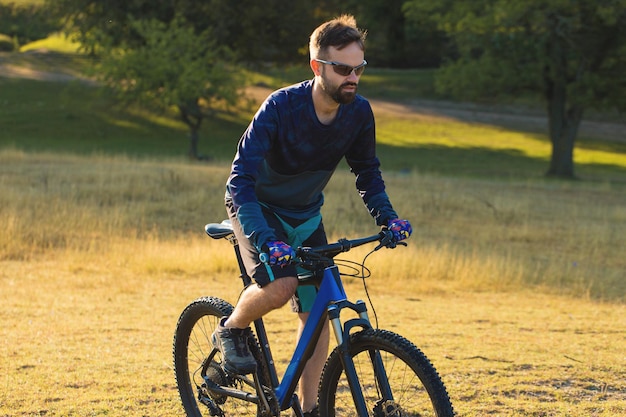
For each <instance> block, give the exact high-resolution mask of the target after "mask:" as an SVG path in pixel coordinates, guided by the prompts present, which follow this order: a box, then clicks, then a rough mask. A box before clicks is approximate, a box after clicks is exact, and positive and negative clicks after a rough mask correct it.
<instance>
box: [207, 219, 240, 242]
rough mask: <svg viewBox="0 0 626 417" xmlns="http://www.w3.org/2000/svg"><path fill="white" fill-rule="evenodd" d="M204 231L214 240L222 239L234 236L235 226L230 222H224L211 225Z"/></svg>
mask: <svg viewBox="0 0 626 417" xmlns="http://www.w3.org/2000/svg"><path fill="white" fill-rule="evenodd" d="M204 231H205V232H206V234H207V235H209V236H211V237H212V238H213V239H221V238H223V237H228V236H230V235H231V234H233V225H232V224H231V222H230V220H224V221H222V222H221V223H209V224H207V225H206V226H204Z"/></svg>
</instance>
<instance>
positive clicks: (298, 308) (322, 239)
mask: <svg viewBox="0 0 626 417" xmlns="http://www.w3.org/2000/svg"><path fill="white" fill-rule="evenodd" d="M226 211H227V212H228V217H229V218H230V220H231V222H232V225H233V231H234V232H235V237H236V238H237V242H238V243H239V249H240V251H241V258H242V260H243V263H244V266H245V268H246V273H247V274H248V276H249V277H250V278H252V279H253V280H254V281H255V282H256V284H257V285H259V286H261V287H263V286H265V285H267V284H269V283H270V282H271V281H272V280H275V279H279V278H284V277H295V276H298V271H297V269H296V267H295V265H288V266H285V267H282V268H281V267H278V266H271V267H270V266H268V265H266V264H264V263H263V262H261V261H260V260H259V252H258V251H257V249H256V248H255V247H254V245H253V244H252V243H251V242H250V240H249V239H247V238H246V237H245V235H244V233H243V230H242V228H241V225H240V224H239V221H238V220H237V216H236V213H235V212H234V208H233V205H232V203H231V202H230V201H226ZM262 211H263V216H264V217H265V220H266V221H267V224H268V225H269V227H271V228H272V229H274V231H275V233H276V237H277V239H278V240H282V241H283V242H287V240H288V239H287V232H285V230H284V228H283V226H282V224H281V222H280V220H279V219H278V218H277V217H276V215H275V214H274V213H272V212H271V211H270V210H268V209H266V208H264V207H262ZM282 219H283V221H285V222H287V223H289V225H291V226H294V227H295V226H298V225H299V224H301V223H302V222H304V221H306V219H304V220H300V219H292V218H289V217H285V216H282ZM327 243H328V240H327V238H326V232H325V230H324V225H323V223H322V222H320V224H319V226H318V228H317V229H316V230H315V231H314V232H313V234H311V236H309V238H308V239H306V240H305V241H304V242H303V246H320V245H325V244H327ZM268 268H271V271H272V273H271V274H270V273H269V271H268ZM271 275H273V277H272V276H271ZM316 295H317V290H316V288H315V286H313V285H300V286H299V287H298V291H297V292H296V294H294V297H293V298H292V301H291V307H292V310H293V311H295V312H308V311H310V308H311V305H312V304H313V300H314V299H315V296H316Z"/></svg>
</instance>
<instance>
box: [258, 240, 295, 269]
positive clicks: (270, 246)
mask: <svg viewBox="0 0 626 417" xmlns="http://www.w3.org/2000/svg"><path fill="white" fill-rule="evenodd" d="M295 257H296V252H295V251H294V250H293V248H292V247H291V246H289V245H288V244H286V243H285V242H282V241H280V240H274V241H270V242H267V243H266V244H265V245H263V252H262V253H261V254H260V256H259V258H260V260H261V262H265V263H268V264H270V265H272V266H274V265H277V266H280V267H284V266H287V265H289V264H290V263H291V262H292V261H293V259H294V258H295Z"/></svg>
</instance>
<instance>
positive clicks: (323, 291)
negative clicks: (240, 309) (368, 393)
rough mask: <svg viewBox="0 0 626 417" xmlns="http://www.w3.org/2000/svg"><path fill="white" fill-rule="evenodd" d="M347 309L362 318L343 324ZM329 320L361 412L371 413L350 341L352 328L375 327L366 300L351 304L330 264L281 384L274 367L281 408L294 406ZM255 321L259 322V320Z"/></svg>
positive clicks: (380, 370)
mask: <svg viewBox="0 0 626 417" xmlns="http://www.w3.org/2000/svg"><path fill="white" fill-rule="evenodd" d="M344 308H349V309H351V310H353V311H355V312H356V313H357V314H358V318H353V319H350V320H348V321H346V322H345V323H344V325H343V327H342V324H341V321H340V312H341V310H342V309H344ZM327 319H329V320H330V323H331V327H332V330H333V332H334V335H335V338H336V339H337V343H338V345H339V348H340V350H341V352H342V358H343V360H342V363H343V366H344V371H345V373H346V377H347V379H348V383H349V386H350V389H351V391H352V395H353V399H354V402H355V405H356V408H357V412H358V415H359V416H367V415H368V412H367V409H366V405H365V399H364V398H363V393H362V391H361V387H360V384H359V381H358V378H357V375H356V371H355V369H354V363H353V362H352V358H351V356H350V352H349V346H348V340H349V335H350V331H351V329H352V328H354V327H355V326H359V327H361V328H363V329H366V328H371V324H370V321H369V318H368V315H367V307H366V305H365V302H363V301H361V300H359V301H357V302H356V303H351V302H349V301H348V300H347V299H346V293H345V290H344V288H343V283H342V281H341V277H340V275H339V270H338V268H337V266H330V267H328V268H326V269H325V270H324V274H323V277H322V280H321V284H320V287H319V291H318V294H317V297H316V298H315V302H314V303H313V307H312V309H311V312H310V313H309V318H308V320H307V322H306V325H305V327H304V329H303V332H302V335H301V337H300V339H299V341H298V344H297V346H296V349H295V352H294V354H293V356H292V358H291V361H290V362H289V365H288V366H287V369H286V371H285V374H284V376H283V379H282V381H281V382H280V384H278V383H277V378H276V377H275V370H274V369H273V367H272V371H271V372H272V373H273V374H274V375H272V380H273V383H274V384H275V386H274V387H273V388H274V392H275V394H276V397H277V400H278V403H279V405H280V408H281V409H282V410H285V409H287V408H289V407H290V406H293V403H292V400H293V393H294V391H295V388H296V385H297V383H298V380H299V379H300V375H302V371H303V369H304V366H305V364H306V361H307V360H308V359H309V358H310V356H311V355H312V354H313V351H314V349H315V346H316V344H315V343H314V341H316V340H317V339H318V338H319V336H320V333H321V332H322V329H323V327H324V324H325V322H326V320H327ZM258 322H261V323H260V324H261V328H262V321H261V320H258ZM255 324H257V323H256V322H255ZM260 330H261V329H259V328H257V334H258V335H259V339H260V341H261V346H262V349H263V351H264V354H265V355H267V356H266V358H268V359H269V360H271V354H270V352H269V345H268V344H267V343H266V341H263V340H261V339H263V338H265V337H266V336H265V332H264V331H260ZM371 355H372V364H373V366H374V369H375V370H376V371H375V373H376V375H377V378H378V380H379V381H378V383H379V386H380V387H381V388H382V389H383V392H384V393H385V394H386V395H385V397H386V398H387V399H392V396H391V390H390V389H389V386H388V383H387V381H386V377H384V376H385V375H386V373H385V372H384V367H383V364H382V360H381V358H380V355H379V353H378V352H372V354H371ZM268 363H273V362H268ZM381 376H383V378H381Z"/></svg>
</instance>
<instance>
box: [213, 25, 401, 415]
mask: <svg viewBox="0 0 626 417" xmlns="http://www.w3.org/2000/svg"><path fill="white" fill-rule="evenodd" d="M364 41H365V33H364V32H362V31H360V30H359V29H357V27H356V22H355V20H354V18H353V17H352V16H348V15H345V16H341V17H339V18H336V19H334V20H331V21H329V22H326V23H324V24H322V25H321V26H319V27H318V28H317V29H315V31H314V32H313V34H312V35H311V38H310V44H309V49H310V58H311V59H310V66H311V70H312V71H313V74H314V75H315V77H314V78H313V80H309V81H304V82H302V83H299V84H296V85H293V86H290V87H286V88H283V89H281V90H278V91H276V92H274V93H273V94H271V95H270V96H269V97H268V98H267V99H266V100H265V102H264V103H263V104H262V105H261V107H260V109H259V110H258V111H257V113H256V115H255V116H254V119H253V120H252V122H251V123H250V125H249V126H248V128H247V130H246V131H245V133H244V134H243V136H242V138H241V140H240V142H239V145H238V150H237V154H236V156H235V158H234V161H233V164H232V170H231V174H230V176H229V178H228V182H227V185H226V207H227V210H228V213H229V217H230V218H231V220H232V223H233V228H234V231H235V235H236V236H237V239H238V242H239V244H240V247H241V250H242V256H243V259H244V263H245V265H246V270H247V272H248V274H249V275H250V277H251V278H253V279H254V280H255V282H256V285H251V286H249V287H248V288H246V290H245V291H244V292H243V293H242V295H241V297H240V299H239V301H238V303H237V305H236V307H235V309H234V311H233V313H232V314H231V315H230V316H229V317H227V318H223V319H222V321H221V323H220V326H219V327H218V329H217V330H216V331H215V333H214V334H213V343H214V344H215V346H216V347H218V349H220V350H221V352H222V355H223V357H224V367H225V369H226V370H227V371H229V372H234V373H240V374H245V373H250V372H253V371H254V369H255V366H256V363H255V361H254V359H253V358H252V355H251V354H250V352H249V351H248V348H247V344H246V335H247V334H248V330H247V328H248V326H249V325H250V323H251V322H252V321H254V320H256V319H258V318H259V317H262V316H263V315H265V314H266V313H268V312H270V311H272V310H274V309H277V308H280V307H282V306H283V305H285V304H286V303H287V302H288V301H289V300H290V299H292V306H293V307H294V310H295V311H296V312H298V313H299V314H298V317H299V329H298V337H299V336H300V334H301V332H302V329H303V327H304V324H305V323H306V319H307V317H308V311H309V308H310V306H311V305H312V300H313V299H314V298H315V289H314V288H313V289H311V287H309V289H308V290H307V289H306V288H307V287H304V289H302V288H303V287H300V289H298V288H297V284H298V280H297V272H296V267H295V266H293V265H290V264H289V261H290V260H291V258H292V257H293V256H294V251H293V247H297V246H300V245H306V246H317V245H323V244H325V243H326V242H327V241H326V235H325V232H324V226H323V224H322V221H321V214H320V209H321V206H322V204H323V200H324V197H323V194H322V190H323V189H324V187H325V186H326V184H327V183H328V181H329V179H330V177H331V175H332V173H333V171H334V170H335V168H336V167H337V165H338V163H339V162H340V161H341V159H342V158H344V157H345V158H346V161H347V162H348V164H349V165H350V167H351V170H352V172H353V173H354V174H355V175H356V187H357V190H358V192H359V193H360V195H361V197H362V198H363V201H364V203H365V205H366V207H367V209H368V210H369V212H370V214H371V215H372V216H373V217H374V219H375V221H376V223H377V224H378V225H379V226H383V227H389V229H390V230H392V231H393V232H394V238H395V239H396V240H397V241H399V240H402V239H405V238H407V237H408V236H409V235H410V234H411V225H410V224H409V222H408V221H406V220H399V219H398V216H397V214H396V213H395V211H394V210H393V208H392V206H391V204H390V202H389V198H388V197H387V194H386V193H385V185H384V182H383V180H382V177H381V173H380V170H379V166H380V164H379V161H378V159H377V157H376V153H375V130H374V116H373V113H372V109H371V107H370V105H369V103H368V102H367V100H365V99H364V98H363V97H361V96H359V95H357V86H358V83H359V78H360V76H361V74H362V73H363V70H364V69H365V65H366V64H367V62H366V61H365V59H364V50H365V48H364ZM261 253H264V254H267V255H269V256H268V258H269V261H267V263H263V262H261V261H260V254H261ZM263 258H265V257H263ZM297 289H298V291H297V292H296V290H297ZM328 342H329V331H328V325H327V326H326V328H325V329H324V331H323V333H322V336H321V337H320V341H319V343H318V346H317V348H316V350H315V352H314V354H313V356H312V357H311V358H310V359H309V361H308V362H307V365H306V368H305V370H304V373H303V375H302V377H301V379H300V383H299V387H298V394H299V398H300V400H301V401H302V408H303V410H304V411H305V415H306V416H313V415H316V410H314V408H315V405H316V399H317V387H318V383H319V379H320V374H321V372H322V369H323V366H324V362H325V360H326V357H327V354H328Z"/></svg>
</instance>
